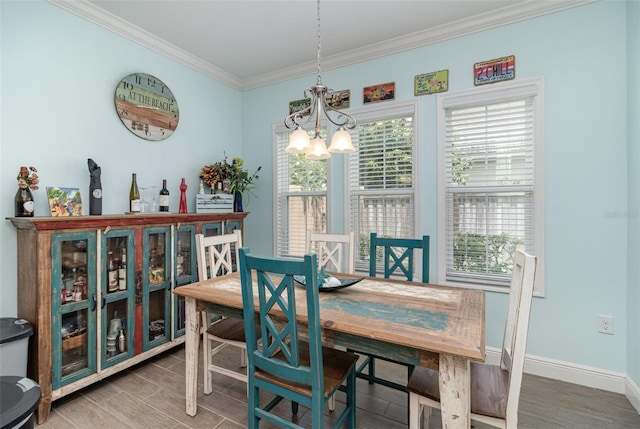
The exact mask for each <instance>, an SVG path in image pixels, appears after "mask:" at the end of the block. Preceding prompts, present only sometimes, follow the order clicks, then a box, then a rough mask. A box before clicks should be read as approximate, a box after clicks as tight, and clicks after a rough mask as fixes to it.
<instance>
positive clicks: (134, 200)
mask: <svg viewBox="0 0 640 429" xmlns="http://www.w3.org/2000/svg"><path fill="white" fill-rule="evenodd" d="M129 211H130V212H131V213H140V190H139V189H138V181H137V180H136V173H133V174H132V175H131V189H130V190H129Z"/></svg>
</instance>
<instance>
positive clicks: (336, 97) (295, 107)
mask: <svg viewBox="0 0 640 429" xmlns="http://www.w3.org/2000/svg"><path fill="white" fill-rule="evenodd" d="M325 99H326V100H327V104H328V105H329V106H331V107H332V108H333V109H336V110H339V109H348V108H349V106H350V104H351V90H350V89H343V90H341V91H333V92H330V93H328V94H327V95H326V96H325ZM309 106H311V99H310V98H303V99H300V100H295V101H290V102H289V114H290V115H291V114H293V113H295V112H300V111H302V110H304V109H307V108H308V107H309Z"/></svg>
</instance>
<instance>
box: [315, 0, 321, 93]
mask: <svg viewBox="0 0 640 429" xmlns="http://www.w3.org/2000/svg"><path fill="white" fill-rule="evenodd" d="M316 14H317V16H316V33H317V37H318V85H321V84H322V78H321V77H320V50H321V48H322V44H321V43H320V0H318V1H317V11H316Z"/></svg>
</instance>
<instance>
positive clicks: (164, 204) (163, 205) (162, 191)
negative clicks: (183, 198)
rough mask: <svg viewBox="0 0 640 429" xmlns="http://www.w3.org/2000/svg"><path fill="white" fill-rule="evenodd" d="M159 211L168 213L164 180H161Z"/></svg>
mask: <svg viewBox="0 0 640 429" xmlns="http://www.w3.org/2000/svg"><path fill="white" fill-rule="evenodd" d="M160 211H161V212H168V211H169V190H168V189H167V180H166V179H162V189H160Z"/></svg>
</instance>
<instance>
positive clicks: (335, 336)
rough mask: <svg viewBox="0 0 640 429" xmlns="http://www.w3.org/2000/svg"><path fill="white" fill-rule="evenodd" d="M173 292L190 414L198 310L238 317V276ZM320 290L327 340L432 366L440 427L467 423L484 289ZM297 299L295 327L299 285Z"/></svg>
mask: <svg viewBox="0 0 640 429" xmlns="http://www.w3.org/2000/svg"><path fill="white" fill-rule="evenodd" d="M338 276H339V277H340V278H341V279H348V278H353V276H348V275H342V274H340V275H338ZM173 293H175V294H176V295H180V296H183V297H185V302H186V309H185V310H186V328H185V329H186V333H185V335H186V339H185V350H186V351H185V354H186V412H187V414H188V415H190V416H194V415H195V414H196V411H197V386H198V346H199V335H200V317H199V311H203V310H206V311H208V312H210V313H215V314H220V315H224V316H230V317H242V292H241V285H240V275H239V274H238V273H231V274H228V275H225V276H221V277H216V278H212V279H210V280H205V281H202V282H198V283H192V284H190V285H185V286H181V287H178V288H175V289H174V291H173ZM319 295H320V323H321V325H322V328H323V329H322V340H323V343H324V344H325V345H328V346H332V347H341V348H349V349H355V350H359V351H363V352H371V353H373V354H375V355H378V356H383V357H386V358H389V359H393V360H396V361H400V362H405V363H407V364H412V365H421V366H426V367H429V368H433V369H437V370H438V371H439V373H440V397H441V407H442V409H441V414H442V427H443V428H448V429H458V428H465V429H468V428H469V427H470V422H471V421H470V403H469V390H470V378H469V367H470V362H471V361H478V362H483V361H484V359H485V298H484V292H483V291H480V290H472V289H464V288H453V287H446V286H438V285H432V284H423V283H413V282H406V281H400V280H390V279H383V278H371V277H365V278H363V279H362V280H361V281H359V282H358V283H356V284H354V285H353V286H350V287H348V288H343V289H340V290H335V291H332V292H323V293H320V294H319ZM256 302H257V300H256ZM296 302H297V303H298V306H297V317H298V324H299V325H300V326H302V327H304V326H305V325H306V324H307V309H306V306H305V305H304V304H305V303H306V298H305V290H304V288H303V287H302V286H301V287H299V288H297V289H296ZM256 311H258V308H257V307H256Z"/></svg>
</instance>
